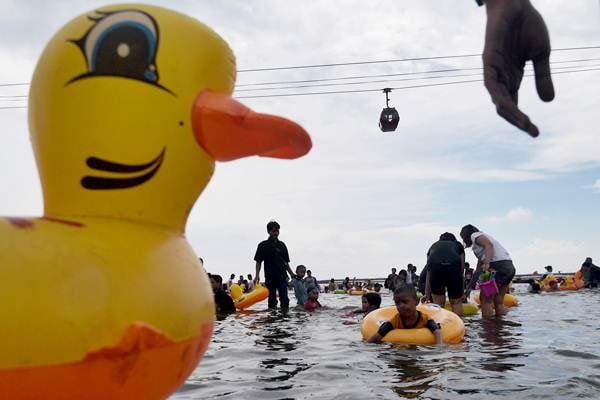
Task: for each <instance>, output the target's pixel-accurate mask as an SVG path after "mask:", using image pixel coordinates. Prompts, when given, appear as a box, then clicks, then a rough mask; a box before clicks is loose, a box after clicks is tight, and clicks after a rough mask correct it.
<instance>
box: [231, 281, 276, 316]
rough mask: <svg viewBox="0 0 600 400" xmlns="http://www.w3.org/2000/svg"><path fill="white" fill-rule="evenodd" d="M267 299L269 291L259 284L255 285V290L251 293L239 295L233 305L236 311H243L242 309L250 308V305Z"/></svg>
mask: <svg viewBox="0 0 600 400" xmlns="http://www.w3.org/2000/svg"><path fill="white" fill-rule="evenodd" d="M232 286H233V285H232ZM267 297H269V289H267V288H266V287H264V286H263V285H261V284H260V283H257V284H256V288H255V289H254V290H253V291H251V292H250V293H246V294H243V295H241V296H240V297H239V298H237V299H235V300H234V301H233V304H234V305H235V308H237V309H238V310H243V309H244V308H248V307H250V306H251V305H252V304H255V303H258V302H259V301H263V300H264V299H266V298H267Z"/></svg>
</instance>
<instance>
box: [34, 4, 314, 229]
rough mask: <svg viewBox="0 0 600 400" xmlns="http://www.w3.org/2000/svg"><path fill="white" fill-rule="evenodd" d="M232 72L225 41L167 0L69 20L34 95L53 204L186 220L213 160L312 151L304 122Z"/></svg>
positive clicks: (73, 212) (64, 210) (48, 203)
mask: <svg viewBox="0 0 600 400" xmlns="http://www.w3.org/2000/svg"><path fill="white" fill-rule="evenodd" d="M235 75H236V67H235V58H234V56H233V54H232V52H231V50H230V49H229V47H228V45H227V43H226V42H225V41H224V40H223V39H222V38H221V37H220V36H218V35H217V34H216V33H215V32H214V31H212V30H211V29H210V28H209V27H207V26H206V25H204V24H202V23H200V22H198V21H197V20H195V19H193V18H190V17H187V16H185V15H182V14H180V13H177V12H174V11H171V10H167V9H164V8H160V7H153V6H147V5H141V4H135V5H133V4H132V5H114V6H108V7H106V8H102V9H99V10H96V11H93V12H90V13H87V14H85V15H82V16H80V17H78V18H76V19H74V20H72V21H71V22H69V23H68V24H67V25H66V26H65V27H64V28H63V29H61V30H60V31H59V32H58V33H57V34H56V35H55V36H54V37H53V38H52V39H51V41H50V42H49V43H48V45H47V46H46V49H45V50H44V52H43V54H42V56H41V57H40V60H39V62H38V65H37V67H36V70H35V73H34V76H33V79H32V83H31V90H30V95H29V125H30V131H31V138H32V143H33V147H34V151H35V154H36V160H37V164H38V168H39V171H40V178H41V181H42V187H43V193H44V205H45V207H44V208H45V215H48V216H53V217H81V216H98V217H109V218H123V219H130V220H138V221H145V222H149V223H156V224H160V225H164V226H168V227H173V228H176V229H183V227H184V226H185V221H186V219H187V215H188V213H189V211H190V210H191V208H192V206H193V204H194V202H195V201H196V199H197V197H198V195H199V194H200V192H201V191H202V190H203V189H204V187H205V186H206V184H207V183H208V181H209V180H210V177H211V175H212V173H213V170H214V162H215V160H217V161H228V160H233V159H236V158H240V157H246V156H251V155H259V156H267V157H278V158H296V157H300V156H302V155H304V154H305V153H306V152H308V150H309V149H310V147H311V142H310V138H309V137H308V135H307V134H306V132H305V131H304V130H303V129H302V128H301V127H300V126H298V125H297V124H295V123H293V122H291V121H288V120H285V119H283V118H279V117H274V116H269V115H264V114H258V113H254V112H252V111H250V110H249V109H248V108H246V107H245V106H243V105H241V104H240V103H238V102H236V101H235V100H233V99H232V98H231V96H230V95H231V93H232V91H233V86H234V82H235Z"/></svg>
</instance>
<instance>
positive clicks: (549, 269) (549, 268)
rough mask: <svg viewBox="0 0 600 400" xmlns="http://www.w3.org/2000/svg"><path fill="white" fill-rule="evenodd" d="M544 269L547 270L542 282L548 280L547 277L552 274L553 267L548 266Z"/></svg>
mask: <svg viewBox="0 0 600 400" xmlns="http://www.w3.org/2000/svg"><path fill="white" fill-rule="evenodd" d="M544 269H545V270H546V273H545V274H544V275H542V280H544V279H546V277H547V276H548V275H550V274H551V273H552V265H546V267H544Z"/></svg>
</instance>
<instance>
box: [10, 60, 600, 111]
mask: <svg viewBox="0 0 600 400" xmlns="http://www.w3.org/2000/svg"><path fill="white" fill-rule="evenodd" d="M590 71H600V68H590V69H581V70H575V71H559V72H555V73H553V75H562V74H573V73H579V72H590ZM532 76H535V75H533V74H530V75H524V76H523V77H524V78H529V77H532ZM473 82H483V79H470V80H460V81H453V82H442V83H428V84H422V85H412V86H400V87H394V88H391V89H392V90H403V89H418V88H426V87H433V86H448V85H458V84H461V83H473ZM366 92H381V89H357V90H339V91H328V92H304V93H281V94H266V95H250V96H235V98H236V99H256V98H267V97H292V96H315V95H322V94H347V93H366ZM14 108H27V106H14V107H12V106H8V107H0V110H6V109H14Z"/></svg>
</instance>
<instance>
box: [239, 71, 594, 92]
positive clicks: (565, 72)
mask: <svg viewBox="0 0 600 400" xmlns="http://www.w3.org/2000/svg"><path fill="white" fill-rule="evenodd" d="M587 71H600V68H593V69H583V70H577V71H561V72H556V73H555V75H562V74H572V73H575V72H587ZM531 76H534V75H524V77H531ZM472 82H483V79H471V80H463V81H453V82H443V83H429V84H423V85H413V86H401V87H395V88H391V89H392V90H403V89H417V88H425V87H432V86H447V85H457V84H460V83H472ZM365 92H381V89H357V90H338V91H329V92H304V93H281V94H265V95H250V96H236V97H235V98H236V99H258V98H266V97H292V96H314V95H320V94H346V93H365Z"/></svg>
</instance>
